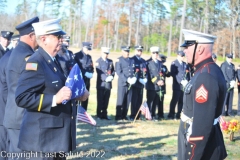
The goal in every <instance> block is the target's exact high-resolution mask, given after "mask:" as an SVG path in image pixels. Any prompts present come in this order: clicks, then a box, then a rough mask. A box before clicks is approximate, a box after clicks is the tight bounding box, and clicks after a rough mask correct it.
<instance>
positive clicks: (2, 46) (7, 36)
mask: <svg viewBox="0 0 240 160" xmlns="http://www.w3.org/2000/svg"><path fill="white" fill-rule="evenodd" d="M12 35H13V32H10V31H1V36H0V58H1V57H2V56H3V55H4V54H5V53H6V52H7V51H8V50H9V49H8V48H7V47H8V45H9V44H10V40H11V37H12Z"/></svg>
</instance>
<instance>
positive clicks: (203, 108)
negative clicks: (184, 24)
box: [178, 29, 227, 160]
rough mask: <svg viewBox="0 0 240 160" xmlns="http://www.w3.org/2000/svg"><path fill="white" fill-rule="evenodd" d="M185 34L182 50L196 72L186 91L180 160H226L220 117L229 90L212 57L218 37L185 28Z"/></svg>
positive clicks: (179, 145)
mask: <svg viewBox="0 0 240 160" xmlns="http://www.w3.org/2000/svg"><path fill="white" fill-rule="evenodd" d="M182 32H183V34H184V37H185V42H184V44H182V46H181V47H184V50H183V51H184V52H185V54H186V55H187V62H188V63H189V64H190V65H191V66H193V67H194V71H195V72H194V76H193V77H192V79H191V80H190V81H189V83H188V84H187V85H186V87H185V90H184V97H183V99H184V101H183V112H182V114H181V122H180V126H179V131H178V160H187V159H189V160H198V159H201V160H222V159H225V158H226V157H227V153H226V148H225V145H224V141H223V135H222V131H221V129H220V125H219V122H218V118H219V116H221V113H222V106H223V102H224V96H225V93H226V90H227V88H226V83H225V79H224V76H223V73H222V71H221V69H220V68H219V67H218V65H216V63H215V62H214V61H213V60H212V57H211V52H212V46H213V43H214V40H215V39H216V37H215V36H212V35H209V34H204V33H200V32H196V31H191V30H185V29H183V30H182Z"/></svg>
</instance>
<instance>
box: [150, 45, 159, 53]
mask: <svg viewBox="0 0 240 160" xmlns="http://www.w3.org/2000/svg"><path fill="white" fill-rule="evenodd" d="M150 51H151V52H159V47H156V46H154V47H151V48H150Z"/></svg>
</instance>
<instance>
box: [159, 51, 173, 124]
mask: <svg viewBox="0 0 240 160" xmlns="http://www.w3.org/2000/svg"><path fill="white" fill-rule="evenodd" d="M158 55H159V57H158V59H159V60H160V61H161V62H162V73H163V77H164V85H163V86H161V87H162V88H163V96H162V101H160V112H158V120H161V119H164V111H163V110H164V95H165V94H166V92H167V91H166V83H165V81H166V77H170V76H171V72H169V71H168V68H167V66H165V65H164V63H165V62H166V59H167V56H165V55H163V54H158ZM159 117H160V118H159Z"/></svg>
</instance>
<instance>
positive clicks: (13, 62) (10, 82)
mask: <svg viewBox="0 0 240 160" xmlns="http://www.w3.org/2000/svg"><path fill="white" fill-rule="evenodd" d="M33 53H34V51H33V49H32V48H31V47H30V46H29V45H28V44H26V43H24V42H22V41H20V42H19V43H18V45H17V46H16V47H15V49H13V51H12V53H11V55H10V57H9V61H8V64H7V72H6V82H7V87H8V95H7V103H6V108H5V115H8V116H4V121H3V125H4V126H5V127H6V128H7V130H8V131H7V133H8V138H9V152H16V153H20V152H22V150H21V149H20V148H19V147H18V142H19V133H20V126H21V123H22V118H23V114H24V109H23V108H19V107H18V105H17V104H16V102H15V100H14V99H15V91H16V88H17V85H18V80H19V76H20V75H21V73H22V72H23V70H24V69H25V66H26V60H27V58H28V57H29V56H31V55H32V54H33Z"/></svg>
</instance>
